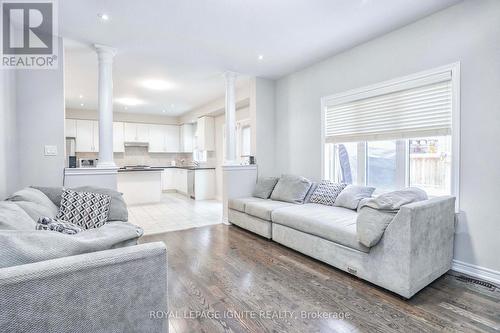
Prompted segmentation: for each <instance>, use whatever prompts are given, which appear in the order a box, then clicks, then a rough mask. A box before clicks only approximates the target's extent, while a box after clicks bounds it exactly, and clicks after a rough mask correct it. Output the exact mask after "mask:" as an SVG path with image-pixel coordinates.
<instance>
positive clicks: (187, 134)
mask: <svg viewBox="0 0 500 333" xmlns="http://www.w3.org/2000/svg"><path fill="white" fill-rule="evenodd" d="M193 132H194V131H193V125H192V124H183V125H181V126H180V128H179V139H180V145H179V147H180V151H181V152H182V153H192V152H193V146H194V142H193V141H194V133H193Z"/></svg>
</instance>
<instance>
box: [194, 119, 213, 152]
mask: <svg viewBox="0 0 500 333" xmlns="http://www.w3.org/2000/svg"><path fill="white" fill-rule="evenodd" d="M196 148H197V149H198V150H207V151H214V150H215V119H214V118H213V117H209V116H204V117H201V118H198V122H197V128H196Z"/></svg>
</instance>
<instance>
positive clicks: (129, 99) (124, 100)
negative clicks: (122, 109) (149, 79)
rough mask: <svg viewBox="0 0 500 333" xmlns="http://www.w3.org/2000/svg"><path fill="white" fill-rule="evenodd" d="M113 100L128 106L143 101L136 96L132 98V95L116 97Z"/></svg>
mask: <svg viewBox="0 0 500 333" xmlns="http://www.w3.org/2000/svg"><path fill="white" fill-rule="evenodd" d="M115 102H117V103H120V104H123V105H128V106H134V105H139V104H144V102H143V101H142V100H140V99H137V98H133V97H122V98H117V99H115Z"/></svg>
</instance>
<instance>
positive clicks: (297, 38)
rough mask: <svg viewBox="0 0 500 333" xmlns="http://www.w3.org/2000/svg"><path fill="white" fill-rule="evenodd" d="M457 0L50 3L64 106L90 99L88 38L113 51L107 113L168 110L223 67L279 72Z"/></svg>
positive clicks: (201, 93) (192, 103)
mask: <svg viewBox="0 0 500 333" xmlns="http://www.w3.org/2000/svg"><path fill="white" fill-rule="evenodd" d="M458 2H460V0H281V1H279V0H275V1H270V0H252V1H249V0H211V1H207V0H205V1H202V0H197V1H196V0H190V1H180V0H148V1H137V0H64V1H59V27H60V34H61V36H63V37H64V38H65V46H66V55H65V57H66V58H65V71H66V83H65V84H66V87H65V88H66V92H65V93H66V105H67V107H69V108H85V109H95V108H96V107H97V57H96V54H95V52H94V51H93V50H92V48H91V45H93V44H94V43H98V44H104V45H109V46H112V47H114V48H116V49H117V55H116V56H115V60H114V72H113V78H114V97H115V108H114V110H115V111H120V112H133V113H151V114H163V115H168V116H178V115H181V114H183V113H185V112H187V111H189V110H191V109H193V108H196V107H198V106H200V105H202V104H204V103H206V102H208V101H211V100H213V99H216V98H218V97H221V96H223V94H224V80H223V77H222V73H223V72H224V71H227V70H230V71H235V72H238V73H241V75H240V76H239V79H238V85H239V86H240V87H243V86H245V85H248V78H249V77H251V76H260V77H266V78H279V77H281V76H283V75H286V74H288V73H291V72H294V71H296V70H298V69H301V68H304V67H306V66H308V65H310V64H312V63H314V62H316V61H319V60H322V59H325V58H326V57H328V56H331V55H333V54H336V53H339V52H342V51H343V50H346V49H348V48H351V47H353V46H355V45H357V44H360V43H362V42H365V41H368V40H370V39H373V38H375V37H377V36H380V35H383V34H385V33H387V32H389V31H392V30H394V29H397V28H399V27H402V26H404V25H406V24H409V23H411V22H413V21H415V20H418V19H420V18H422V17H425V16H427V15H429V14H432V13H434V12H436V11H439V10H441V9H443V8H446V7H448V6H450V5H453V4H455V3H458ZM98 14H107V15H108V16H109V19H108V20H107V21H104V20H102V19H100V18H99V17H98ZM259 56H262V59H259ZM145 80H162V81H163V84H164V87H163V90H151V89H148V88H146V87H144V81H145ZM120 98H122V99H123V98H134V99H136V100H137V101H135V102H140V103H139V104H137V105H135V106H132V105H129V106H125V105H123V104H122V103H120V100H119V99H120ZM133 102H134V101H133Z"/></svg>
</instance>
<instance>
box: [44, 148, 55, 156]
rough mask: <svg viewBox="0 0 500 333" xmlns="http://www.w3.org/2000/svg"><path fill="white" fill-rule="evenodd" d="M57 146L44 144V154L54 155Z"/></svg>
mask: <svg viewBox="0 0 500 333" xmlns="http://www.w3.org/2000/svg"><path fill="white" fill-rule="evenodd" d="M56 155H57V146H45V156H56Z"/></svg>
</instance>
